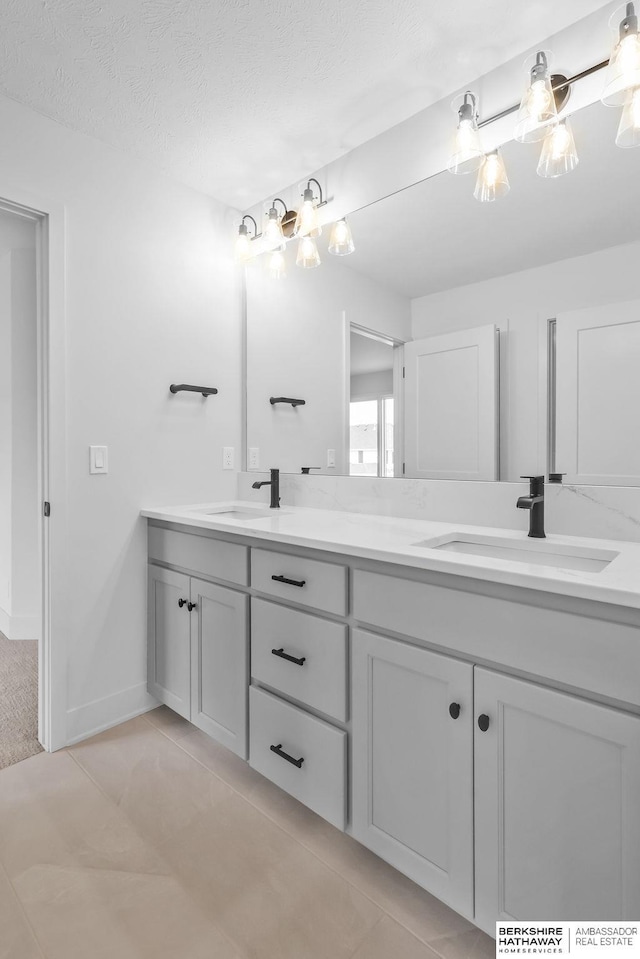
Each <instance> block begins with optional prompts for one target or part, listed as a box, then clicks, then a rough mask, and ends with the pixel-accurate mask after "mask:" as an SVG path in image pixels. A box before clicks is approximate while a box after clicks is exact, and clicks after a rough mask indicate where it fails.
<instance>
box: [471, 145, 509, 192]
mask: <svg viewBox="0 0 640 959" xmlns="http://www.w3.org/2000/svg"><path fill="white" fill-rule="evenodd" d="M509 190H510V186H509V178H508V177H507V170H506V167H505V165H504V160H503V159H502V154H501V153H500V151H499V150H492V151H491V153H487V155H486V156H485V158H484V161H483V163H482V166H481V167H480V169H479V170H478V179H477V181H476V188H475V190H474V191H473V195H474V197H475V198H476V200H479V201H480V202H481V203H492V202H493V201H494V200H497V199H498V198H499V197H501V196H506V195H507V193H508V192H509Z"/></svg>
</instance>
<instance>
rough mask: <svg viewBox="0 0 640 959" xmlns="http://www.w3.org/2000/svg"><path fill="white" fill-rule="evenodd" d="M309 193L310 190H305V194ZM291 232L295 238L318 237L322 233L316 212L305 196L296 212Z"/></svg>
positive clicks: (310, 200) (311, 201) (310, 201)
mask: <svg viewBox="0 0 640 959" xmlns="http://www.w3.org/2000/svg"><path fill="white" fill-rule="evenodd" d="M310 192H311V191H310V190H305V194H306V193H310ZM293 232H294V233H295V234H296V236H320V234H321V233H322V229H321V227H320V224H319V222H318V211H317V210H316V208H315V206H314V205H313V200H312V199H309V198H308V197H306V196H305V199H304V200H303V202H302V204H301V206H300V209H299V210H298V215H297V216H296V225H295V227H294V231H293Z"/></svg>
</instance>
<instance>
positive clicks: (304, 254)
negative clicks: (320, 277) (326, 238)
mask: <svg viewBox="0 0 640 959" xmlns="http://www.w3.org/2000/svg"><path fill="white" fill-rule="evenodd" d="M296 266H301V267H302V268H303V270H312V269H313V268H314V267H316V266H320V254H319V253H318V247H317V245H316V241H315V240H314V239H313V237H312V236H301V237H300V242H299V244H298V255H297V257H296Z"/></svg>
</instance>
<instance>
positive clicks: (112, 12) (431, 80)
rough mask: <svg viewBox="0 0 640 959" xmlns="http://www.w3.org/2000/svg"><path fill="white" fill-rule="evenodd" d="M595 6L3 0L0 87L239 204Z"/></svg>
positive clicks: (417, 0) (572, 0)
mask: <svg viewBox="0 0 640 959" xmlns="http://www.w3.org/2000/svg"><path fill="white" fill-rule="evenodd" d="M602 6H603V3H602V0H563V2H562V3H558V2H557V0H527V2H525V3H520V4H514V3H513V2H512V0H482V2H481V3H478V2H477V0H475V2H473V0H446V2H443V3H433V2H431V3H430V2H428V0H213V2H211V0H209V2H208V0H109V2H108V3H105V2H103V0H3V2H2V4H1V5H0V91H2V92H4V93H5V94H6V95H7V96H9V97H12V98H13V99H15V100H18V101H20V102H22V103H25V104H27V105H28V106H30V107H32V108H33V109H34V110H36V111H38V112H39V113H42V114H44V115H46V116H48V117H51V118H53V119H54V120H58V121H59V122H60V123H63V124H65V125H67V126H69V127H72V128H74V129H76V130H80V131H82V132H84V133H87V134H90V135H92V136H95V137H98V138H99V139H101V140H104V141H105V142H106V143H109V144H111V145H113V146H115V147H119V148H121V149H123V150H125V151H128V152H130V153H133V154H135V155H137V156H140V157H145V158H148V159H150V160H152V161H154V162H155V163H157V164H159V165H160V166H161V167H162V168H163V169H164V170H165V172H167V173H168V174H170V175H172V176H174V177H176V178H177V179H179V180H182V181H184V182H185V183H188V184H190V185H192V186H194V187H196V188H198V189H200V190H204V191H205V192H207V193H210V194H211V195H213V196H216V197H218V198H220V199H222V200H224V201H226V202H227V203H229V204H231V205H233V206H237V207H240V208H243V209H246V208H247V207H248V206H250V205H251V204H252V203H254V202H257V201H259V200H261V199H263V198H264V197H266V196H267V195H269V194H272V193H273V192H274V191H275V190H277V189H279V188H280V187H283V186H286V185H288V184H290V183H294V182H297V181H298V180H300V179H301V178H303V177H305V176H308V175H309V174H310V173H311V172H313V171H314V170H316V169H319V168H320V167H322V166H323V165H324V164H326V163H328V162H329V161H331V160H333V159H335V158H336V157H338V156H340V155H341V154H343V153H345V152H347V151H349V150H351V149H353V148H354V147H355V146H357V145H358V144H360V143H363V142H364V141H366V140H368V139H370V138H371V137H373V136H375V135H376V134H378V133H380V132H382V131H383V130H386V129H388V128H389V127H391V126H393V125H395V124H396V123H399V122H400V121H401V120H404V119H406V118H407V117H409V116H412V115H413V114H414V113H417V112H418V111H419V110H421V109H424V108H425V107H427V106H429V105H430V104H431V103H434V102H436V101H437V100H439V99H440V98H441V97H443V96H445V95H446V94H447V93H449V92H450V91H453V90H456V89H458V88H459V87H461V86H464V85H465V84H466V83H469V82H470V81H471V80H473V79H475V78H476V77H478V76H480V75H482V74H484V73H486V72H488V71H489V70H491V69H493V68H494V67H496V66H498V65H500V64H501V63H504V62H505V61H507V60H509V59H510V58H511V57H513V56H516V55H517V54H519V53H520V52H522V51H525V50H528V49H529V48H530V47H532V46H534V45H535V44H536V43H537V42H538V41H539V40H541V39H542V38H545V37H547V36H549V35H550V34H553V33H554V32H556V31H558V30H560V29H562V28H563V27H565V26H567V25H568V24H570V23H572V22H574V21H576V20H578V19H579V18H581V17H584V16H587V15H588V14H589V13H591V12H592V11H594V10H596V9H599V8H600V7H602Z"/></svg>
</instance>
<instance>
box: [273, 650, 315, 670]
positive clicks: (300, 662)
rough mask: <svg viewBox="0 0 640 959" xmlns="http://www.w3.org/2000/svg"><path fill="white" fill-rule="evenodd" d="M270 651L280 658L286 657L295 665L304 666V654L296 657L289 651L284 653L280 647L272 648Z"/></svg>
mask: <svg viewBox="0 0 640 959" xmlns="http://www.w3.org/2000/svg"><path fill="white" fill-rule="evenodd" d="M271 652H272V653H273V655H274V656H279V657H280V659H286V660H287V661H288V662H290V663H295V664H296V666H304V663H305V660H306V658H307V657H306V656H301V657H300V659H298V658H297V657H296V656H290V655H289V653H285V651H284V648H282V647H281V648H280V649H272V650H271Z"/></svg>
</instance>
